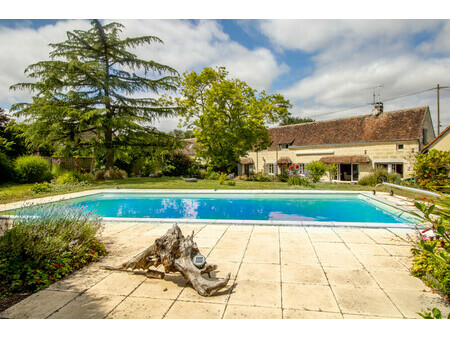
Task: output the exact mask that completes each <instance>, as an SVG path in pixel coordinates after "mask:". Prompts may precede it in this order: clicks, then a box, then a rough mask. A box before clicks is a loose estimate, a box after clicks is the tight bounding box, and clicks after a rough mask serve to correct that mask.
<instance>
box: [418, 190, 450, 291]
mask: <svg viewBox="0 0 450 338" xmlns="http://www.w3.org/2000/svg"><path fill="white" fill-rule="evenodd" d="M442 204H443V208H442V209H441V210H440V211H437V212H436V214H437V216H439V217H437V218H436V217H433V216H431V213H432V212H433V211H434V210H435V205H434V203H432V202H430V203H428V205H427V204H425V203H419V202H416V203H415V205H416V207H417V208H418V209H419V210H420V211H421V212H422V214H423V216H421V217H422V219H423V220H424V221H426V222H427V223H428V224H429V227H428V228H427V229H425V230H423V231H421V232H420V231H418V232H417V238H416V239H414V240H413V244H414V247H413V248H412V249H411V251H412V253H413V255H414V257H413V262H414V264H413V266H412V268H411V274H412V275H413V276H416V277H419V278H421V279H422V280H423V281H424V283H425V284H426V285H428V286H429V287H432V288H434V289H435V290H438V291H439V292H441V293H442V294H444V295H445V297H447V299H449V297H450V199H448V198H447V199H446V200H444V201H443V203H442ZM416 215H417V214H416ZM417 216H419V215H417Z"/></svg>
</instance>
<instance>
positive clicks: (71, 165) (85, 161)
mask: <svg viewBox="0 0 450 338" xmlns="http://www.w3.org/2000/svg"><path fill="white" fill-rule="evenodd" d="M45 159H46V160H47V161H49V163H50V164H51V165H52V166H53V165H54V164H56V163H59V165H60V167H61V169H64V170H77V171H81V172H92V171H93V170H94V162H95V158H94V157H91V156H76V157H72V156H71V157H45Z"/></svg>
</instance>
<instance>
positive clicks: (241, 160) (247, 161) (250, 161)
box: [239, 157, 255, 164]
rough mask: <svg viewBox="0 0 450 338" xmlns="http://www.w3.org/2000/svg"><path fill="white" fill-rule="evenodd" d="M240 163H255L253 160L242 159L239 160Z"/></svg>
mask: <svg viewBox="0 0 450 338" xmlns="http://www.w3.org/2000/svg"><path fill="white" fill-rule="evenodd" d="M239 163H240V164H253V163H255V162H253V159H252V158H247V157H241V158H239Z"/></svg>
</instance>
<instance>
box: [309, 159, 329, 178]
mask: <svg viewBox="0 0 450 338" xmlns="http://www.w3.org/2000/svg"><path fill="white" fill-rule="evenodd" d="M306 170H308V171H310V172H311V173H312V174H311V180H312V181H313V182H314V183H317V182H319V181H320V179H321V178H322V176H323V175H324V174H325V172H326V171H327V166H326V164H325V163H323V162H322V161H311V162H309V163H308V165H307V166H306Z"/></svg>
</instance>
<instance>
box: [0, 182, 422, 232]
mask: <svg viewBox="0 0 450 338" xmlns="http://www.w3.org/2000/svg"><path fill="white" fill-rule="evenodd" d="M104 193H143V194H145V193H152V194H163V193H166V194H167V193H170V194H189V193H190V194H192V193H196V194H288V195H299V194H330V193H331V194H343V195H363V196H365V197H366V198H369V199H371V200H375V201H377V202H379V203H382V204H383V205H386V206H387V207H389V208H394V209H398V210H400V211H402V212H401V213H400V214H398V215H396V216H398V217H401V216H400V215H402V214H403V213H405V212H406V213H408V216H409V215H410V213H411V211H413V209H411V208H406V207H401V206H397V205H396V206H394V205H392V204H391V203H390V202H389V201H386V200H385V199H383V198H382V197H380V196H375V195H371V194H370V192H368V191H340V190H219V189H119V188H116V189H95V190H86V191H81V192H75V193H68V194H62V195H55V196H49V197H41V198H36V199H31V200H25V201H18V202H12V203H7V204H3V205H0V212H4V211H8V210H14V209H19V208H22V207H25V206H29V205H40V204H47V203H52V202H58V201H64V200H69V199H75V198H81V197H87V196H92V195H97V194H104ZM16 217H17V216H14V215H0V220H5V219H6V220H8V219H14V218H16ZM411 217H412V216H411ZM102 220H103V221H105V222H155V223H208V224H234V225H283V226H316V227H330V226H331V227H364V228H403V229H414V228H417V227H420V226H421V223H375V222H373V223H370V222H333V221H328V222H320V221H283V220H280V221H277V220H270V221H268V220H222V219H190V218H125V217H102Z"/></svg>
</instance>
